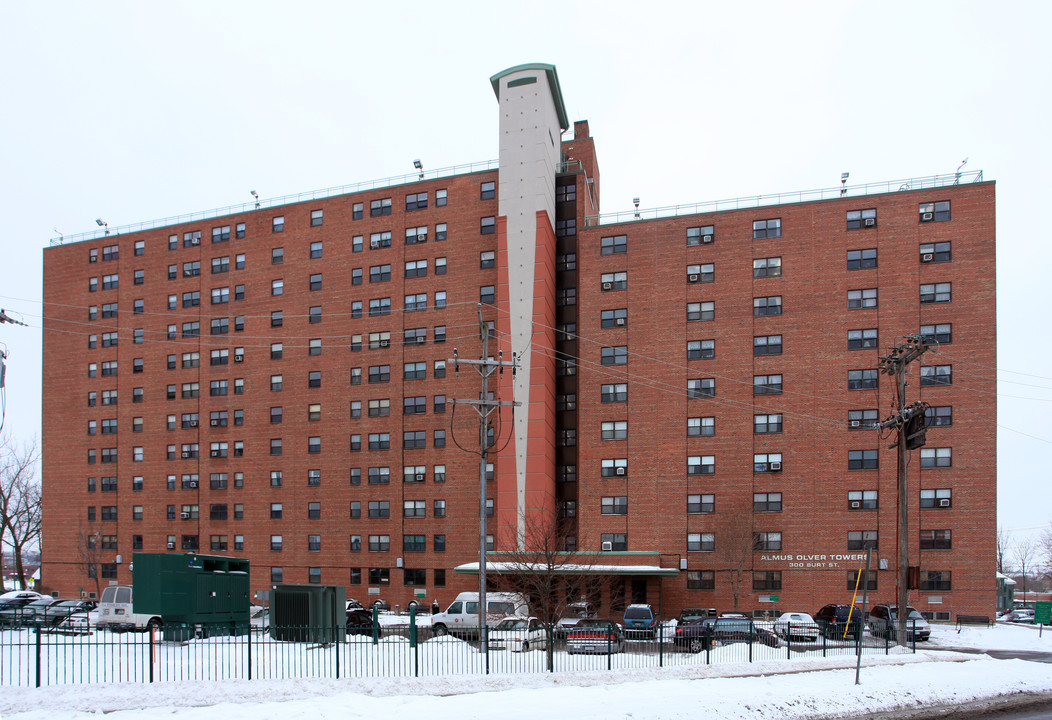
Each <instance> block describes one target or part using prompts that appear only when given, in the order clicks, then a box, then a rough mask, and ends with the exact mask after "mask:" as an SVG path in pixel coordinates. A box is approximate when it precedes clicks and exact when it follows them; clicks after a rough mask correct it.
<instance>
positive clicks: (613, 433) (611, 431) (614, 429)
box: [601, 420, 628, 440]
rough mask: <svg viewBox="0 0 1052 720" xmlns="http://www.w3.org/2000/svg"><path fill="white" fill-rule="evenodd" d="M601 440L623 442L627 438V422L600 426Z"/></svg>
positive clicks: (619, 421) (617, 421) (616, 421)
mask: <svg viewBox="0 0 1052 720" xmlns="http://www.w3.org/2000/svg"><path fill="white" fill-rule="evenodd" d="M601 437H602V439H603V440H625V439H626V438H628V421H627V420H615V421H611V422H604V423H603V424H602V436H601Z"/></svg>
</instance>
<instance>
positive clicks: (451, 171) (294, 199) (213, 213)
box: [51, 160, 498, 245]
mask: <svg viewBox="0 0 1052 720" xmlns="http://www.w3.org/2000/svg"><path fill="white" fill-rule="evenodd" d="M497 167H498V161H497V160H486V161H483V162H474V163H467V164H465V165H453V166H452V167H446V168H440V169H438V170H415V171H413V172H411V173H406V174H405V175H395V176H393V177H387V178H381V179H379V180H366V181H364V182H359V183H354V184H351V185H339V186H337V187H330V188H325V189H323V190H311V191H308V192H302V193H296V194H295V195H282V196H280V197H273V198H265V199H264V198H260V199H259V200H258V201H256V200H251V201H249V202H246V203H242V204H240V205H227V206H226V207H221V208H215V209H213V210H201V211H199V212H193V213H188V214H185V215H173V216H171V217H166V218H160V219H158V220H147V221H145V222H140V223H133V224H131V225H121V226H119V227H112V228H111V227H106V228H100V229H98V230H91V231H88V232H83V233H78V234H76V235H64V236H61V237H57V238H52V239H51V244H52V245H63V244H65V243H69V242H80V241H82V240H95V239H98V238H104V237H107V236H110V235H120V234H121V233H129V232H139V231H141V230H152V229H154V228H160V227H168V226H170V225H181V224H183V223H189V222H196V221H198V220H209V219H211V218H219V217H224V216H227V215H236V214H238V213H243V212H251V211H253V210H262V209H263V208H272V207H279V206H282V205H292V204H295V203H300V202H307V201H308V200H319V199H321V198H329V197H335V196H337V195H349V194H350V193H357V192H365V191H367V190H376V189H378V188H385V187H394V186H396V185H408V184H409V183H414V182H423V181H425V180H435V179H438V178H443V177H451V176H454V175H469V174H471V173H476V172H485V171H487V170H496V169H497Z"/></svg>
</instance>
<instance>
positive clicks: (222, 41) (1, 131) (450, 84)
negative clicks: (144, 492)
mask: <svg viewBox="0 0 1052 720" xmlns="http://www.w3.org/2000/svg"><path fill="white" fill-rule="evenodd" d="M593 6H594V8H595V10H592V9H591V8H592V7H593ZM1050 21H1052V4H1050V3H1047V2H1012V3H1005V4H1000V5H995V4H993V3H989V2H923V3H920V2H887V1H886V2H881V3H874V2H868V3H862V2H849V1H843V0H841V1H839V2H822V3H818V2H794V3H786V2H782V1H777V2H750V3H735V2H726V1H725V0H723V1H720V2H690V3H686V2H683V3H654V4H653V5H647V4H645V3H644V4H640V3H635V2H633V3H621V2H610V1H606V2H602V3H594V4H593V3H573V2H561V3H554V2H546V1H537V2H529V3H526V2H492V1H490V2H447V3H434V2H429V3H423V2H398V3H364V2H357V3H352V2H310V1H309V0H300V1H299V2H295V3H292V2H282V3H278V2H270V1H269V0H254V1H252V2H234V1H230V0H224V2H218V3H209V2H178V1H173V0H168V1H167V2H164V3H157V2H141V1H136V2H106V1H104V0H98V1H96V2H90V3H84V2H72V1H59V2H47V3H39V2H23V3H15V2H9V3H4V5H3V7H2V9H0V26H2V27H3V29H4V30H3V38H2V41H0V74H2V75H0V78H2V82H0V88H2V95H0V108H2V110H0V138H2V139H0V171H2V175H0V178H2V180H0V181H2V182H3V183H4V185H5V186H6V187H5V188H4V192H3V193H2V194H0V209H2V216H3V217H4V218H6V224H5V225H4V227H3V230H2V231H0V232H2V234H0V251H2V253H3V260H2V262H0V307H3V308H5V309H6V310H7V312H8V314H9V315H12V316H14V317H17V318H20V319H22V320H24V321H25V322H26V323H27V324H28V325H29V326H30V327H17V326H13V325H3V326H0V342H2V343H3V344H2V345H0V348H6V352H7V353H8V355H9V357H8V359H7V406H6V421H5V425H4V429H5V430H6V431H9V432H10V433H12V434H13V435H14V436H15V437H16V438H19V439H28V438H32V437H33V436H34V435H39V432H40V430H39V428H40V376H41V374H40V363H41V352H40V347H41V331H40V325H41V314H42V309H41V304H40V298H41V257H42V250H43V248H44V247H46V246H47V245H48V242H49V241H50V240H51V239H52V238H53V237H56V236H58V235H59V234H64V235H73V234H76V233H81V232H84V231H88V230H94V229H95V223H94V220H95V218H97V217H101V218H103V219H105V220H106V221H107V222H108V223H109V224H110V227H111V228H114V229H116V228H118V227H119V226H121V225H125V224H131V223H135V222H140V221H145V220H153V219H157V218H163V217H168V216H173V215H179V214H182V213H188V212H193V211H198V210H207V209H211V208H216V207H223V206H228V205H233V204H238V203H243V202H248V201H249V200H251V198H250V196H249V190H252V189H255V190H258V191H259V193H260V195H261V196H262V197H264V198H269V197H276V196H280V195H286V194H291V193H297V192H302V191H308V190H315V189H320V188H326V187H331V186H337V185H344V184H348V183H354V182H358V181H363V180H372V179H376V178H383V177H388V176H392V175H401V174H403V173H407V172H411V171H412V161H413V159H414V158H420V159H421V160H422V161H423V162H424V165H425V167H426V168H432V169H437V168H441V167H446V166H450V165H454V164H461V163H466V162H472V161H482V160H490V159H495V158H496V157H497V102H496V99H495V97H494V95H493V91H492V88H491V86H490V84H489V76H490V75H492V74H494V73H496V72H498V71H500V70H503V69H505V68H507V67H510V66H513V65H518V64H522V63H527V62H545V63H553V64H555V65H556V67H557V69H558V73H559V78H560V81H561V84H562V90H563V96H564V98H565V102H566V106H567V112H568V114H569V117H570V120H571V122H572V121H573V120H583V119H587V120H588V121H589V122H590V126H591V132H592V135H593V136H594V137H595V138H596V147H597V151H598V157H599V163H600V169H601V173H602V185H603V210H604V211H606V212H611V211H617V210H627V209H630V208H631V202H632V198H633V197H635V196H638V197H640V198H641V200H642V202H641V207H644V208H646V207H655V206H663V205H673V204H679V203H693V202H699V201H706V200H717V199H724V198H733V197H737V196H745V195H759V194H770V193H777V192H785V191H793V190H805V189H813V188H822V187H832V186H835V185H838V184H839V182H840V173H841V172H843V171H849V172H850V173H851V177H850V183H856V182H857V183H865V182H876V181H887V180H897V179H905V178H911V177H919V176H926V175H934V174H941V173H952V172H954V171H955V170H956V169H957V167H958V165H959V164H960V162H961V161H962V160H963V159H964V158H965V157H968V158H969V163H968V165H967V167H966V170H982V171H983V172H984V179H987V180H996V181H997V215H998V218H997V242H998V252H997V282H998V313H997V316H998V327H997V333H996V336H997V339H998V340H999V352H998V365H997V368H993V367H991V368H988V369H987V371H988V372H989V373H990V374H994V373H995V372H996V374H997V377H998V379H999V384H998V394H999V397H998V413H997V423H998V488H999V491H998V496H999V503H998V520H999V524H1000V525H1003V526H1005V527H1007V528H1009V529H1011V530H1013V531H1014V532H1013V537H1014V538H1016V539H1019V538H1022V537H1024V536H1027V535H1033V534H1036V533H1037V532H1038V531H1040V530H1041V529H1043V528H1046V527H1048V526H1049V521H1050V519H1052V497H1050V493H1049V476H1050V471H1049V465H1050V463H1049V461H1048V460H1046V459H1045V457H1046V455H1048V456H1052V419H1050V410H1052V405H1050V404H1049V403H1050V402H1052V363H1050V361H1049V358H1050V357H1052V355H1050V352H1049V351H1050V346H1052V337H1050V333H1049V329H1048V326H1049V321H1048V320H1047V319H1046V317H1045V309H1046V308H1047V305H1045V304H1044V302H1043V301H1042V302H1038V299H1039V293H1038V292H1037V290H1038V288H1039V287H1042V286H1044V284H1046V283H1047V282H1049V280H1048V275H1049V272H1048V270H1049V268H1050V267H1052V243H1050V242H1049V240H1048V238H1046V237H1045V236H1044V233H1045V232H1047V230H1046V228H1045V227H1044V221H1042V220H1041V219H1040V218H1036V219H1034V218H1031V217H1030V216H1029V213H1030V212H1031V211H1033V210H1034V208H1040V207H1045V206H1046V205H1047V202H1048V195H1049V192H1048V183H1047V181H1046V180H1045V173H1046V167H1045V165H1046V164H1048V163H1049V160H1050V158H1052V153H1050V140H1049V135H1050V133H1049V131H1048V123H1049V114H1050V113H1049V109H1050V108H1049V105H1050V100H1049V92H1048V90H1049V77H1050V70H1052V67H1050V65H1052V61H1050V59H1049V57H1050V56H1049V54H1048V52H1047V34H1048V32H1047V28H1048V26H1049V24H1050ZM1027 208H1030V210H1027ZM56 229H57V232H56ZM993 341H994V329H993V328H991V332H990V342H993ZM957 350H958V351H960V352H966V351H967V348H957ZM990 421H991V422H993V421H994V417H993V413H991V418H990Z"/></svg>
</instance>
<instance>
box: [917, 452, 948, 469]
mask: <svg viewBox="0 0 1052 720" xmlns="http://www.w3.org/2000/svg"><path fill="white" fill-rule="evenodd" d="M920 461H921V467H922V468H944V467H951V466H952V465H953V448H921V451H920Z"/></svg>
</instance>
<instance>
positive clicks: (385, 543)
mask: <svg viewBox="0 0 1052 720" xmlns="http://www.w3.org/2000/svg"><path fill="white" fill-rule="evenodd" d="M390 550H391V536H390V535H370V536H369V552H389V551H390Z"/></svg>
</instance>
